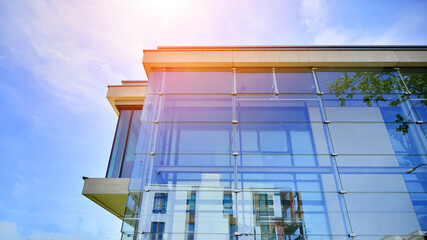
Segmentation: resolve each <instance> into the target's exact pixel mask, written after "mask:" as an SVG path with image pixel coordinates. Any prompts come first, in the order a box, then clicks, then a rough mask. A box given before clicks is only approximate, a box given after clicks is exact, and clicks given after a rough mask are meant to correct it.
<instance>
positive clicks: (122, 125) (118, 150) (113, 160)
mask: <svg viewBox="0 0 427 240" xmlns="http://www.w3.org/2000/svg"><path fill="white" fill-rule="evenodd" d="M131 113H132V110H121V111H120V116H119V120H118V123H117V130H116V135H115V137H114V144H113V148H112V150H111V156H110V163H109V166H108V171H107V178H118V177H119V174H120V167H121V164H122V159H123V151H124V148H125V144H126V137H127V132H128V128H129V121H130V116H131Z"/></svg>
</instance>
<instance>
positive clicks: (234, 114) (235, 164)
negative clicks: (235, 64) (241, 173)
mask: <svg viewBox="0 0 427 240" xmlns="http://www.w3.org/2000/svg"><path fill="white" fill-rule="evenodd" d="M231 70H232V71H233V92H232V93H231V97H232V108H233V109H232V111H233V120H232V124H233V159H234V166H233V170H234V187H233V188H234V191H233V192H234V196H235V201H234V202H235V204H234V207H235V210H234V211H235V213H236V215H235V216H236V232H238V231H239V230H238V229H239V221H238V218H239V211H238V196H237V193H238V191H237V188H238V184H237V156H236V155H235V154H234V153H237V143H236V139H237V138H236V136H237V134H236V125H237V124H236V122H237V118H236V95H237V89H236V88H237V87H236V86H237V83H236V69H235V68H232V69H231ZM232 200H233V199H232ZM230 234H234V233H231V232H230ZM235 238H236V239H237V238H238V237H237V236H235Z"/></svg>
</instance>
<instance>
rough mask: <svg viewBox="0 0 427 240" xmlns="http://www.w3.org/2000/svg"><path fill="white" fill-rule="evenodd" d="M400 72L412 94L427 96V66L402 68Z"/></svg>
mask: <svg viewBox="0 0 427 240" xmlns="http://www.w3.org/2000/svg"><path fill="white" fill-rule="evenodd" d="M400 73H401V74H402V77H403V81H405V83H406V86H407V87H408V89H409V91H410V92H411V93H412V94H414V95H415V96H417V97H422V98H427V96H426V94H427V68H401V69H400Z"/></svg>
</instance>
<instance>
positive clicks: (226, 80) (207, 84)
mask: <svg viewBox="0 0 427 240" xmlns="http://www.w3.org/2000/svg"><path fill="white" fill-rule="evenodd" d="M165 74H166V77H165V86H164V92H165V93H199V94H200V93H227V94H230V93H231V92H232V87H233V73H232V72H165Z"/></svg>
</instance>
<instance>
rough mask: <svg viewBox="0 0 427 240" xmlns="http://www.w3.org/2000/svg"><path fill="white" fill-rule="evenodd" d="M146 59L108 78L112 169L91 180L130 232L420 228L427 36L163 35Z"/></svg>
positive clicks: (424, 191)
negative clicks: (187, 40) (212, 39)
mask: <svg viewBox="0 0 427 240" xmlns="http://www.w3.org/2000/svg"><path fill="white" fill-rule="evenodd" d="M144 67H145V69H146V71H147V75H148V81H147V82H123V85H121V86H110V87H109V93H108V96H107V97H108V99H109V101H110V103H111V104H112V106H113V108H114V109H115V111H116V113H118V114H119V121H118V124H117V130H116V135H115V138H114V143H113V148H112V151H111V157H110V163H109V167H108V171H107V178H106V179H91V178H89V179H86V180H85V188H84V191H83V193H84V194H85V195H86V196H88V197H89V198H91V199H92V200H94V201H95V202H97V203H98V204H100V205H101V206H104V207H105V208H106V209H108V210H109V211H110V212H112V213H113V214H115V215H116V216H118V217H119V218H121V219H123V227H122V232H123V235H122V240H140V239H141V240H142V239H145V240H147V239H151V238H153V239H161V238H163V239H173V240H175V239H176V240H185V239H191V240H193V239H194V240H201V239H214V240H217V239H227V240H264V239H268V240H273V239H274V240H279V239H280V240H282V239H283V240H285V239H286V240H296V239H298V240H302V239H304V240H306V239H315V240H317V239H347V238H348V239H351V238H354V236H358V237H357V238H356V239H358V238H359V237H360V238H363V239H411V240H412V239H417V240H418V239H423V238H424V234H425V233H426V232H425V231H427V220H426V219H427V204H426V203H427V177H426V176H427V168H426V167H419V168H417V169H416V170H415V171H412V172H410V173H406V171H408V169H413V168H415V167H416V166H419V165H421V166H422V165H423V164H427V138H426V122H427V110H426V109H427V107H426V106H427V100H426V99H427V47H422V46H421V47H417V48H413V47H390V46H388V47H328V48H325V47H304V48H301V47H218V48H217V47H209V48H197V47H194V48H192V47H189V48H180V47H177V48H167V47H162V48H159V49H157V50H148V51H146V52H145V54H144ZM141 108H142V110H141ZM107 190H108V191H107ZM128 190H129V191H128ZM105 191H107V192H105ZM119 196H120V197H119ZM125 196H127V198H126V197H125ZM123 213H124V214H123Z"/></svg>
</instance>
